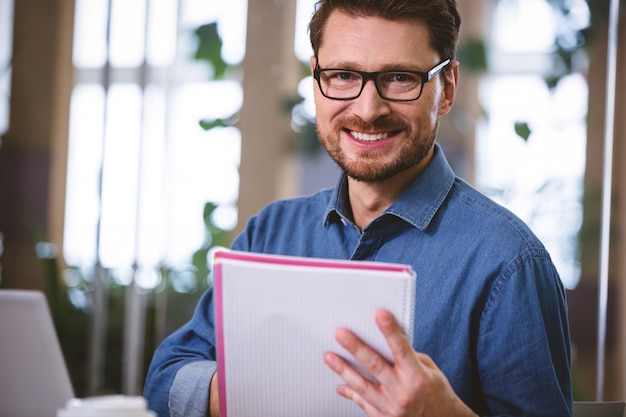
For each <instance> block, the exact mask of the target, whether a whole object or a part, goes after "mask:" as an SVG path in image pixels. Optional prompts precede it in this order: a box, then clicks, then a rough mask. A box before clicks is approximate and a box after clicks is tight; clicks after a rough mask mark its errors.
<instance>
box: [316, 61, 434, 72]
mask: <svg viewBox="0 0 626 417" xmlns="http://www.w3.org/2000/svg"><path fill="white" fill-rule="evenodd" d="M317 64H318V66H319V67H320V68H322V69H327V68H337V69H345V70H355V71H365V70H364V69H362V66H361V65H358V64H356V63H353V62H340V63H338V64H333V65H323V66H322V65H321V64H320V61H319V59H318V60H317ZM326 64H327V63H326ZM429 69H430V68H428V69H421V68H419V67H417V66H416V65H408V64H407V65H405V64H389V65H383V66H382V67H380V68H377V69H376V70H375V71H376V72H379V71H398V72H426V71H428V70H429Z"/></svg>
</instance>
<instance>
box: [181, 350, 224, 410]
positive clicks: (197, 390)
mask: <svg viewBox="0 0 626 417" xmlns="http://www.w3.org/2000/svg"><path fill="white" fill-rule="evenodd" d="M216 370H217V362H214V361H197V362H191V363H188V364H187V365H185V366H183V367H182V368H180V369H179V370H178V372H177V373H176V377H175V378H174V383H173V384H172V387H171V389H170V397H169V408H170V417H206V416H208V415H209V412H208V408H209V385H210V384H211V378H212V377H213V374H214V373H215V371H216Z"/></svg>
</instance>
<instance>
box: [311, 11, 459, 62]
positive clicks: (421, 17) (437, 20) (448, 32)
mask: <svg viewBox="0 0 626 417" xmlns="http://www.w3.org/2000/svg"><path fill="white" fill-rule="evenodd" d="M335 10H339V11H341V12H342V13H345V14H347V15H349V16H362V17H373V16H376V17H382V18H384V19H389V20H404V21H420V22H424V23H426V25H427V26H428V37H429V40H430V44H431V45H430V46H431V47H432V48H433V49H434V50H435V51H437V52H438V53H439V55H440V57H441V59H442V60H444V59H448V58H450V59H454V57H455V54H456V45H457V41H458V37H459V28H460V26H461V17H460V16H459V12H458V10H457V8H456V0H319V1H318V2H317V3H316V5H315V12H314V14H313V17H312V18H311V22H310V23H309V35H310V37H311V46H312V47H313V53H314V54H315V56H317V53H318V51H319V48H320V45H321V44H322V42H323V38H324V27H325V26H326V22H327V21H328V17H329V16H330V14H331V12H333V11H335Z"/></svg>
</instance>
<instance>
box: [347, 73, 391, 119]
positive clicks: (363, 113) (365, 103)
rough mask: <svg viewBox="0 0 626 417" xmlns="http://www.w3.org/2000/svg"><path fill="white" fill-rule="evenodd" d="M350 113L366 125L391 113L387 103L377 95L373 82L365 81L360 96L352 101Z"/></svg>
mask: <svg viewBox="0 0 626 417" xmlns="http://www.w3.org/2000/svg"><path fill="white" fill-rule="evenodd" d="M351 107H352V112H353V113H354V115H356V116H358V117H359V118H361V120H363V121H364V122H366V123H373V122H374V121H375V120H376V119H378V118H379V117H381V116H386V115H388V114H389V113H390V112H391V108H390V106H389V101H388V100H385V99H384V98H382V97H381V96H380V94H378V90H377V89H376V84H375V83H374V80H367V81H366V82H365V85H364V86H363V91H361V95H360V96H358V97H357V98H355V99H354V102H353V103H352V106H351Z"/></svg>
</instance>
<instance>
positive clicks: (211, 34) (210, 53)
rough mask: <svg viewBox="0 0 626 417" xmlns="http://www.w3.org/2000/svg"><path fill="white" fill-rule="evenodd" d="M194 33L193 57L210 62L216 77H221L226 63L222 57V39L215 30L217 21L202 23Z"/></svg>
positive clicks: (226, 65) (226, 66)
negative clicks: (196, 46)
mask: <svg viewBox="0 0 626 417" xmlns="http://www.w3.org/2000/svg"><path fill="white" fill-rule="evenodd" d="M195 33H196V36H197V37H198V49H197V50H196V54H195V58H196V59H197V60H200V61H207V62H208V63H209V64H211V66H212V67H213V71H214V77H215V78H216V79H220V78H223V77H224V74H225V72H226V69H227V68H228V64H227V63H226V62H225V61H224V59H223V58H222V39H221V38H220V35H219V33H218V32H217V23H215V22H214V23H208V24H206V25H202V26H200V27H199V28H198V29H196V32H195Z"/></svg>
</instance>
